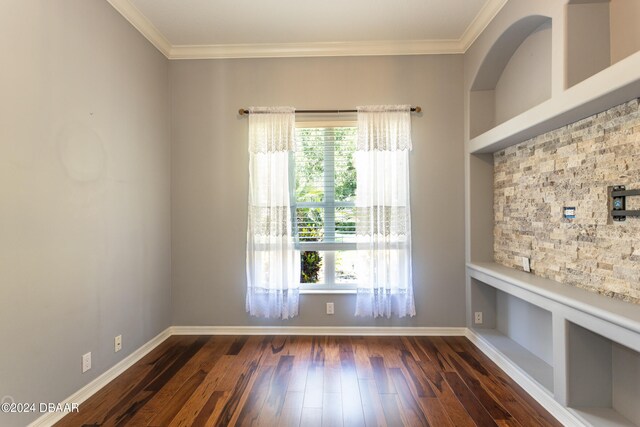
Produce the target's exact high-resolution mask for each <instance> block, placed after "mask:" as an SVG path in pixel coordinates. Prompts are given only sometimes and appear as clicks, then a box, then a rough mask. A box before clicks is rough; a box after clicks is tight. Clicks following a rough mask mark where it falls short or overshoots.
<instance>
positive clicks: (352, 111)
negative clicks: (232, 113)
mask: <svg viewBox="0 0 640 427" xmlns="http://www.w3.org/2000/svg"><path fill="white" fill-rule="evenodd" d="M411 111H412V112H416V113H419V112H421V111H422V108H420V107H418V106H416V107H411ZM357 112H358V110H296V114H326V113H334V114H335V113H357ZM238 114H240V115H241V116H244V115H245V114H249V110H245V109H244V108H241V109H239V110H238Z"/></svg>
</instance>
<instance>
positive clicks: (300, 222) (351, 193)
mask: <svg viewBox="0 0 640 427" xmlns="http://www.w3.org/2000/svg"><path fill="white" fill-rule="evenodd" d="M356 130H357V128H356V126H355V124H352V123H348V124H345V123H344V122H343V123H342V124H339V125H329V124H327V123H319V124H318V123H315V124H314V123H299V124H298V125H297V128H296V151H295V153H293V154H292V155H291V162H290V164H291V173H292V174H293V179H291V183H292V186H294V187H295V188H293V189H292V191H291V195H292V203H291V205H292V208H293V209H295V215H293V217H294V218H295V220H294V221H295V227H294V229H295V238H296V247H297V249H299V250H300V267H301V268H300V270H301V271H300V284H301V289H303V290H310V289H315V290H338V289H342V290H345V289H355V285H356V283H357V280H358V278H357V275H356V270H355V263H356V256H357V251H356V240H355V238H356V237H355V231H356V229H355V214H356V212H355V194H356V168H355V164H354V153H355V148H356Z"/></svg>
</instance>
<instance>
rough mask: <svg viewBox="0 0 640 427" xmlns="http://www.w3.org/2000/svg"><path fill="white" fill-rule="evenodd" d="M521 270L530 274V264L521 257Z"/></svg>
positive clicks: (525, 258) (526, 259) (527, 259)
mask: <svg viewBox="0 0 640 427" xmlns="http://www.w3.org/2000/svg"><path fill="white" fill-rule="evenodd" d="M522 269H523V270H524V271H526V272H527V273H531V263H530V261H529V258H527V257H526V256H523V257H522Z"/></svg>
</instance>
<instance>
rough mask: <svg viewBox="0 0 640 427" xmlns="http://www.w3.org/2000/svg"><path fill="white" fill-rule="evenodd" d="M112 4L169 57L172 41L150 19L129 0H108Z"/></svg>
mask: <svg viewBox="0 0 640 427" xmlns="http://www.w3.org/2000/svg"><path fill="white" fill-rule="evenodd" d="M107 1H108V2H109V4H111V6H113V8H114V9H115V10H117V11H118V12H120V15H122V16H123V17H124V18H125V19H126V20H127V21H129V23H130V24H131V25H133V27H134V28H135V29H136V30H138V31H139V32H140V34H142V35H143V36H144V37H145V38H146V39H147V40H149V41H150V42H151V44H152V45H154V46H155V47H156V49H158V50H159V51H160V52H161V53H162V54H163V55H164V56H166V57H167V58H169V56H170V53H171V43H169V40H167V39H166V37H165V36H164V35H163V34H162V33H161V32H160V30H158V29H157V28H156V26H155V25H153V24H152V23H151V21H149V19H148V18H147V17H146V16H144V15H143V14H142V12H140V10H139V9H138V8H137V7H135V6H134V5H133V3H131V2H130V1H129V0H107Z"/></svg>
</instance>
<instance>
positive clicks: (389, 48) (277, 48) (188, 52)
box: [169, 40, 463, 59]
mask: <svg viewBox="0 0 640 427" xmlns="http://www.w3.org/2000/svg"><path fill="white" fill-rule="evenodd" d="M458 53H463V51H462V50H461V48H460V42H459V41H458V40H403V41H371V42H326V43H325V42H322V43H257V44H225V45H208V46H207V45H193V46H186V45H177V46H173V47H172V48H171V53H170V54H169V59H223V58H300V57H321V56H386V55H437V54H440V55H442V54H458Z"/></svg>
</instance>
